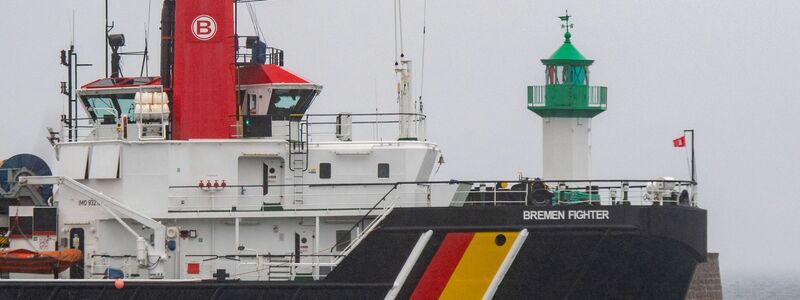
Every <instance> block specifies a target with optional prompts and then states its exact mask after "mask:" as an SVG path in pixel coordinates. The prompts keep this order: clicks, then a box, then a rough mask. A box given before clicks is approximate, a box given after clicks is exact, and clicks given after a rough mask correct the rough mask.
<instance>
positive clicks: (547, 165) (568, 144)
mask: <svg viewBox="0 0 800 300" xmlns="http://www.w3.org/2000/svg"><path fill="white" fill-rule="evenodd" d="M559 18H560V19H561V20H562V21H563V22H564V25H562V27H564V28H566V29H567V31H566V33H564V44H563V45H561V47H560V48H558V50H556V52H555V53H553V55H552V56H550V58H548V59H542V63H543V64H544V65H545V79H546V84H545V85H541V86H529V87H528V109H530V110H531V111H533V112H535V113H536V114H537V115H539V116H541V117H542V122H543V126H542V128H543V148H544V149H543V177H544V179H547V180H571V179H572V180H574V179H589V178H590V176H591V157H592V151H591V150H592V145H591V132H592V118H593V117H594V116H596V115H598V114H600V113H601V112H603V111H605V110H606V87H602V86H589V66H590V65H591V64H592V63H593V62H594V61H593V60H589V59H586V58H585V57H584V56H583V55H582V54H581V53H580V52H579V51H578V49H576V48H575V46H573V45H572V42H571V41H570V38H571V37H572V34H571V33H570V32H569V29H570V28H572V24H570V22H569V18H570V16H569V15H568V14H566V15H564V16H561V17H559Z"/></svg>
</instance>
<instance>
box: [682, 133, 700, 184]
mask: <svg viewBox="0 0 800 300" xmlns="http://www.w3.org/2000/svg"><path fill="white" fill-rule="evenodd" d="M687 132H690V133H692V141H691V142H692V183H697V171H696V168H695V163H694V129H686V130H684V131H683V134H684V136H686V133H687Z"/></svg>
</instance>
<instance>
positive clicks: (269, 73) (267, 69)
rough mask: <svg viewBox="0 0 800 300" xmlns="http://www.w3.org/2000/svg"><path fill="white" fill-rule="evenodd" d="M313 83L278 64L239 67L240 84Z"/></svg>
mask: <svg viewBox="0 0 800 300" xmlns="http://www.w3.org/2000/svg"><path fill="white" fill-rule="evenodd" d="M270 83H272V84H281V83H290V84H292V83H294V84H297V83H301V84H302V83H311V82H310V81H308V80H306V79H304V78H302V77H300V76H297V75H295V74H294V73H292V72H291V71H289V70H286V69H285V68H283V67H281V66H278V65H249V66H244V67H240V68H239V84H240V85H248V84H270Z"/></svg>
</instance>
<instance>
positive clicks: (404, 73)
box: [395, 59, 417, 140]
mask: <svg viewBox="0 0 800 300" xmlns="http://www.w3.org/2000/svg"><path fill="white" fill-rule="evenodd" d="M395 72H397V73H399V74H400V82H399V83H398V84H397V97H398V102H399V105H400V139H401V140H416V139H417V133H416V130H415V128H416V127H415V126H414V125H415V124H413V123H414V119H415V116H414V115H413V114H414V113H415V112H414V108H413V99H412V98H413V96H412V91H413V89H412V82H413V80H412V78H411V61H410V60H405V59H404V60H401V61H400V65H399V66H398V67H397V68H396V69H395Z"/></svg>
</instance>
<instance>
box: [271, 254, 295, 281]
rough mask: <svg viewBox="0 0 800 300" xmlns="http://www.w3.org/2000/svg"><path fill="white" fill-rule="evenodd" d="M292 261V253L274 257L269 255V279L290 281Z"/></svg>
mask: <svg viewBox="0 0 800 300" xmlns="http://www.w3.org/2000/svg"><path fill="white" fill-rule="evenodd" d="M292 261H293V258H292V256H291V255H286V256H278V257H273V256H269V265H268V267H267V270H268V273H267V274H269V275H268V276H269V281H290V280H292Z"/></svg>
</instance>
